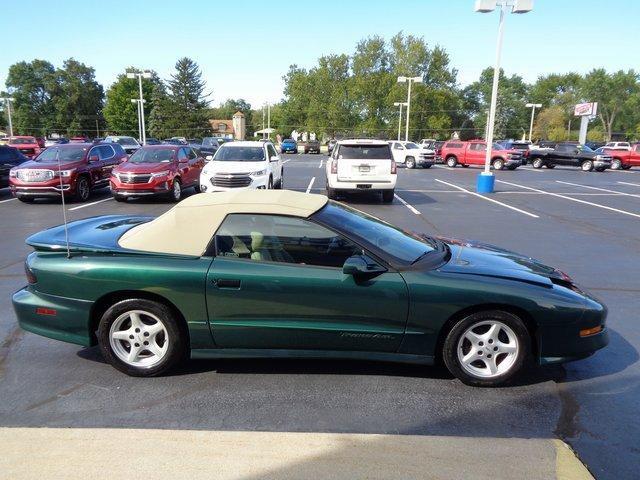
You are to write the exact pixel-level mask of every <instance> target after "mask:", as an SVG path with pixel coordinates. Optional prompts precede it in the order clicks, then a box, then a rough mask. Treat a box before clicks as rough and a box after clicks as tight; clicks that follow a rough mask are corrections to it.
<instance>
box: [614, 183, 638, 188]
mask: <svg viewBox="0 0 640 480" xmlns="http://www.w3.org/2000/svg"><path fill="white" fill-rule="evenodd" d="M618 183H620V184H622V185H632V186H634V187H640V183H629V182H618Z"/></svg>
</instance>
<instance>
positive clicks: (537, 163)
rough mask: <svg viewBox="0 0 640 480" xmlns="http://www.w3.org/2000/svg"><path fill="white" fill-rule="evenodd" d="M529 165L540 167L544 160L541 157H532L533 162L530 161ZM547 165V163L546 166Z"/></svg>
mask: <svg viewBox="0 0 640 480" xmlns="http://www.w3.org/2000/svg"><path fill="white" fill-rule="evenodd" d="M531 165H532V166H533V168H542V166H543V165H544V162H543V161H542V159H541V158H534V159H533V162H531ZM548 167H549V166H548V165H547V168H548Z"/></svg>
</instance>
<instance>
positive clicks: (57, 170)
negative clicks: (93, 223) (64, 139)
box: [9, 143, 127, 203]
mask: <svg viewBox="0 0 640 480" xmlns="http://www.w3.org/2000/svg"><path fill="white" fill-rule="evenodd" d="M126 159H127V154H126V153H125V151H124V149H123V148H122V147H121V146H120V145H118V144H104V143H98V144H95V145H93V144H91V143H67V144H63V145H54V146H52V147H49V148H47V149H45V150H44V151H43V152H42V153H41V154H40V155H38V156H37V157H36V158H35V159H33V160H30V161H28V162H24V163H21V164H20V165H18V166H17V167H14V168H12V169H11V170H10V171H9V187H10V188H11V193H12V194H13V195H14V196H15V197H17V198H18V200H20V201H21V202H25V203H32V202H33V201H34V200H35V199H36V198H47V197H49V198H51V197H54V198H59V197H60V196H61V195H62V194H64V195H65V197H71V198H72V199H74V200H77V201H79V202H84V201H86V200H88V199H89V196H90V195H91V192H92V191H93V190H95V189H98V188H104V187H107V186H108V185H109V177H110V175H111V169H113V167H115V166H116V165H118V164H119V163H122V162H124V161H125V160H126Z"/></svg>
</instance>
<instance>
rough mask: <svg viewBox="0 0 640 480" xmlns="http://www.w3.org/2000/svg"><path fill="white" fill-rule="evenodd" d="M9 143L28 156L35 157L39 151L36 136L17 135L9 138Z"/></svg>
mask: <svg viewBox="0 0 640 480" xmlns="http://www.w3.org/2000/svg"><path fill="white" fill-rule="evenodd" d="M9 145H11V146H12V147H15V148H17V149H18V150H20V153H22V154H23V155H26V156H27V157H29V158H35V157H36V156H38V154H39V153H40V151H41V148H40V145H39V144H38V141H37V140H36V137H28V136H17V137H11V138H10V139H9Z"/></svg>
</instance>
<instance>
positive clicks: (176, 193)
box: [169, 178, 182, 202]
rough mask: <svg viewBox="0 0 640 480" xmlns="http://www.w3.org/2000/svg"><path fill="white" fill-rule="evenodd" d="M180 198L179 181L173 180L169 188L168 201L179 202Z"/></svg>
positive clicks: (180, 185)
mask: <svg viewBox="0 0 640 480" xmlns="http://www.w3.org/2000/svg"><path fill="white" fill-rule="evenodd" d="M181 198H182V184H181V183H180V180H178V179H177V178H175V179H174V180H173V185H172V187H171V192H170V193H169V200H171V201H172V202H179V201H180V199H181Z"/></svg>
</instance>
